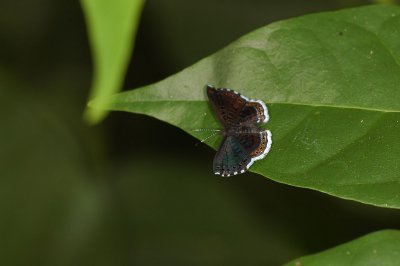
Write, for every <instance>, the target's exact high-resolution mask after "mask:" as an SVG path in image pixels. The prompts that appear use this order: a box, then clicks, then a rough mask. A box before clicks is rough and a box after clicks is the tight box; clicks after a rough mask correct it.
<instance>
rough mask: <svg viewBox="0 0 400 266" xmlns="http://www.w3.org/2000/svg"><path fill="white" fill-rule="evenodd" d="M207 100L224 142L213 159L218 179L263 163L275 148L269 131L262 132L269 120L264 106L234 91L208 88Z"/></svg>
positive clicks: (209, 86)
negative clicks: (215, 116)
mask: <svg viewBox="0 0 400 266" xmlns="http://www.w3.org/2000/svg"><path fill="white" fill-rule="evenodd" d="M206 89H207V96H208V99H209V100H210V103H211V106H212V108H213V109H214V111H215V113H216V115H217V117H218V119H219V121H220V122H221V123H222V125H223V129H222V130H221V131H220V132H221V134H222V136H223V140H222V142H221V146H220V147H219V149H218V151H217V154H216V155H215V157H214V163H213V171H214V173H215V174H216V175H221V176H231V175H236V174H240V173H244V172H245V171H246V170H247V169H249V167H250V166H251V165H252V164H253V163H254V162H255V161H257V160H260V159H263V158H264V157H265V156H266V155H267V153H268V152H269V150H270V149H271V144H272V134H271V131H269V130H262V129H260V128H259V124H260V123H266V122H268V120H269V116H268V109H267V106H266V105H265V103H264V102H262V101H260V100H252V99H249V98H247V97H245V96H243V95H241V94H240V93H238V92H236V91H233V90H231V89H225V88H220V89H217V88H214V87H213V86H211V85H207V86H206Z"/></svg>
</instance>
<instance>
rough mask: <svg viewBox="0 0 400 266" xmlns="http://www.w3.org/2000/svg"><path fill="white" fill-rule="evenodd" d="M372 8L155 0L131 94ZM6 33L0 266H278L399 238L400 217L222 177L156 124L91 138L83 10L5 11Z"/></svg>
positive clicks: (113, 124)
mask: <svg viewBox="0 0 400 266" xmlns="http://www.w3.org/2000/svg"><path fill="white" fill-rule="evenodd" d="M368 3H370V2H369V1H301V2H299V1H294V0H291V1H289V0H281V1H261V0H258V1H256V0H253V1H244V0H242V1H239V0H235V1H232V0H229V1H228V0H221V1H213V0H207V1H185V0H170V1H155V0H154V1H153V0H149V1H147V3H146V5H145V8H144V12H143V16H142V19H141V24H140V27H139V32H138V36H137V42H136V46H135V51H134V53H133V59H132V61H131V64H130V67H129V70H128V74H127V77H126V80H125V85H124V88H125V89H129V88H134V87H139V86H143V85H146V84H149V83H153V82H156V81H158V80H160V79H163V78H165V77H167V76H169V75H171V74H173V73H175V72H177V71H179V70H181V69H183V68H185V67H187V66H189V65H191V64H193V63H195V62H196V61H198V60H200V59H201V58H203V57H205V56H207V55H209V54H211V53H213V52H215V51H216V50H218V49H220V48H222V47H224V46H225V45H227V44H228V43H230V42H231V41H234V40H235V39H236V38H238V37H240V36H241V35H243V34H245V33H247V32H249V31H251V30H253V29H255V28H257V27H260V26H264V25H266V24H268V23H270V22H272V21H276V20H280V19H285V18H290V17H293V16H298V15H302V14H307V13H311V12H319V11H325V10H336V9H339V8H345V7H350V6H357V5H361V4H368ZM0 32H1V34H0V47H1V49H0V53H1V55H0V63H1V65H0V110H1V112H0V117H1V120H0V121H1V128H0V177H1V179H0V182H1V183H0V215H1V219H0V264H1V265H161V264H162V265H277V264H282V263H284V262H287V261H289V260H292V259H294V258H296V257H298V256H302V255H306V254H310V253H314V252H318V251H321V250H324V249H326V248H329V247H333V246H335V245H338V244H340V243H343V242H346V241H349V240H352V239H354V238H356V237H359V236H362V235H364V234H366V233H369V232H372V231H375V230H379V229H388V228H398V227H399V225H400V222H399V218H400V214H399V213H398V211H396V210H390V209H380V208H376V207H372V206H367V205H362V204H358V203H355V202H350V201H345V200H341V199H336V198H334V197H330V196H327V195H324V194H322V193H318V192H314V191H310V190H304V189H299V188H292V187H288V186H285V185H281V184H277V183H275V182H272V181H270V180H268V179H265V178H264V177H262V176H258V175H255V174H251V173H247V174H245V175H240V176H237V177H233V178H229V179H224V178H221V177H218V176H214V175H213V174H212V171H211V166H212V158H213V156H214V151H212V150H211V149H209V148H207V147H206V146H205V145H202V146H195V145H194V144H195V143H196V140H195V139H193V138H191V137H190V136H188V135H187V134H185V133H183V132H182V131H181V130H179V129H177V128H173V127H171V126H168V125H166V124H163V123H161V122H159V121H156V120H154V119H150V118H147V117H144V116H139V115H133V114H128V113H117V112H114V113H111V114H110V116H109V117H108V118H107V119H106V120H105V121H103V122H102V123H101V124H99V125H96V126H92V127H89V126H87V125H85V123H84V122H83V120H82V112H83V110H84V108H85V104H86V99H87V95H88V93H89V91H88V89H89V88H90V82H91V74H92V67H91V58H90V51H89V47H88V40H87V35H86V27H85V24H84V21H83V15H82V11H81V8H80V6H79V2H78V1H66V0H63V1H61V0H59V1H52V0H36V1H28V0H20V1H11V0H6V1H2V2H1V3H0ZM199 86H202V85H201V84H200V85H199Z"/></svg>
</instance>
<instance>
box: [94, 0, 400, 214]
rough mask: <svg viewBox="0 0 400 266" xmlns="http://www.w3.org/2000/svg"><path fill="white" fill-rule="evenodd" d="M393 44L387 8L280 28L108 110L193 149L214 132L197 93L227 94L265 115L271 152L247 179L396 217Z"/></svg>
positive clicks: (399, 192)
mask: <svg viewBox="0 0 400 266" xmlns="http://www.w3.org/2000/svg"><path fill="white" fill-rule="evenodd" d="M399 36H400V8H399V7H397V6H367V7H361V8H355V9H348V10H342V11H337V12H327V13H321V14H313V15H308V16H304V17H299V18H294V19H290V20H286V21H281V22H277V23H273V24H271V25H268V26H266V27H264V28H261V29H258V30H256V31H254V32H252V33H250V34H248V35H246V36H244V37H242V38H240V39H239V40H237V41H236V42H234V43H232V44H231V45H229V46H228V47H226V48H224V49H223V50H221V51H219V52H217V53H216V54H214V55H211V56H210V57H207V58H205V59H204V60H201V61H200V62H198V63H197V64H195V65H193V66H191V67H188V68H187V69H185V70H183V71H182V72H180V73H178V74H176V75H174V76H171V77H169V78H167V79H165V80H163V81H161V82H159V83H156V84H153V85H149V86H146V87H143V88H140V89H136V90H132V91H128V92H124V93H120V94H118V95H116V96H115V97H114V98H113V101H112V105H111V106H110V107H109V108H110V109H111V110H123V111H128V112H134V113H142V114H146V115H149V116H152V117H155V118H157V119H160V120H162V121H165V122H167V123H170V124H172V125H174V126H177V127H179V128H182V129H183V130H185V131H186V132H188V133H189V134H192V135H193V136H195V137H196V138H199V139H201V138H204V137H205V135H204V133H202V132H192V131H191V129H196V128H220V125H219V124H218V122H217V120H216V118H215V117H214V115H213V113H212V110H211V109H210V107H209V106H208V103H207V99H206V95H205V90H204V85H205V84H207V83H210V84H213V85H215V86H217V87H230V88H233V89H236V90H238V91H239V92H241V93H242V94H244V95H246V96H248V97H250V98H255V99H262V100H263V101H265V102H266V103H267V106H268V108H269V112H270V122H269V123H268V124H266V125H265V127H266V128H268V129H270V130H271V131H272V139H273V144H272V148H271V152H270V153H269V154H268V156H267V157H266V158H265V159H264V160H261V161H257V162H256V163H255V164H254V165H253V166H252V168H251V171H254V172H256V173H259V174H261V175H264V176H265V177H268V178H271V179H273V180H276V181H278V182H282V183H286V184H290V185H294V186H299V187H305V188H311V189H315V190H319V191H321V192H325V193H328V194H331V195H335V196H337V197H341V198H346V199H353V200H357V201H360V202H364V203H369V204H373V205H377V206H384V207H393V208H399V207H400V184H399V181H400V164H399V163H398V158H399V157H400V141H399V136H400V113H399V111H400V89H399V85H400V67H399V64H400V49H399V47H400V39H399ZM91 105H92V106H93V107H94V108H96V107H97V108H98V107H99V106H98V104H97V102H96V101H94V102H92V104H91ZM209 145H210V146H212V147H213V148H217V147H218V142H217V141H214V142H212V143H209ZM210 169H211V158H210Z"/></svg>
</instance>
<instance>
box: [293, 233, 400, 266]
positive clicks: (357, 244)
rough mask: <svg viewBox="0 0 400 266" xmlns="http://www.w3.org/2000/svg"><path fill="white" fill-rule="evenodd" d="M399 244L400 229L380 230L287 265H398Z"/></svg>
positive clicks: (399, 257) (399, 262)
mask: <svg viewBox="0 0 400 266" xmlns="http://www.w3.org/2000/svg"><path fill="white" fill-rule="evenodd" d="M399 246H400V231H397V230H385V231H379V232H375V233H372V234H368V235H366V236H363V237H360V238H358V239H356V240H353V241H351V242H349V243H346V244H343V245H340V246H337V247H335V248H332V249H329V250H326V251H323V252H321V253H318V254H315V255H310V256H306V257H302V258H299V259H296V260H294V261H292V262H290V263H288V264H286V265H288V266H289V265H290V266H312V265H330V266H336V265H337V266H346V265H351V266H365V265H385V266H392V265H393V266H396V265H399V264H400V253H399Z"/></svg>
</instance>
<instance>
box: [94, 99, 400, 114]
mask: <svg viewBox="0 0 400 266" xmlns="http://www.w3.org/2000/svg"><path fill="white" fill-rule="evenodd" d="M119 102H124V103H141V104H143V103H144V104H145V103H155V102H160V103H163V102H164V103H168V102H175V103H177V102H182V103H206V102H207V101H203V100H181V99H168V100H159V99H154V100H135V101H129V100H128V101H126V100H124V101H119ZM264 102H265V103H266V104H267V106H268V105H269V104H272V105H274V104H280V105H293V106H305V107H323V108H336V109H351V110H359V111H369V112H380V113H399V112H400V110H388V109H377V108H367V107H359V106H342V105H327V104H307V103H285V102H266V101H264ZM89 105H90V106H95V105H96V104H95V102H90V103H89Z"/></svg>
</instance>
